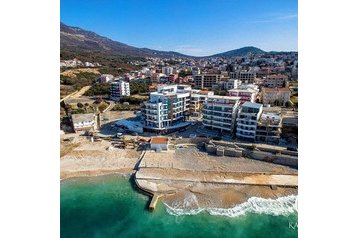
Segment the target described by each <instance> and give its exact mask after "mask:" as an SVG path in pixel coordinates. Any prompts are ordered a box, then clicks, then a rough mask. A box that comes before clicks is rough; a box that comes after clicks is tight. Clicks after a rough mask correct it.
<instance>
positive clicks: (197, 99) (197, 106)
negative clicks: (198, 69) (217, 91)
mask: <svg viewBox="0 0 358 238" xmlns="http://www.w3.org/2000/svg"><path fill="white" fill-rule="evenodd" d="M212 95H214V92H212V91H204V90H192V91H191V94H190V110H189V112H190V115H191V116H195V117H199V116H200V115H201V112H202V107H203V105H204V103H205V102H206V100H207V99H208V96H212Z"/></svg>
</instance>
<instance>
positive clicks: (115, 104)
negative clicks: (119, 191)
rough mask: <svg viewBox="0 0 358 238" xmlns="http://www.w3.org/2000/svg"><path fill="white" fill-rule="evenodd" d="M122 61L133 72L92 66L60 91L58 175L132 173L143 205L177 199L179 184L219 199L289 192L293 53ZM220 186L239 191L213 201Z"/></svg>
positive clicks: (293, 147)
mask: <svg viewBox="0 0 358 238" xmlns="http://www.w3.org/2000/svg"><path fill="white" fill-rule="evenodd" d="M74 61H76V60H74ZM128 64H129V65H132V66H134V67H136V70H130V71H128V72H125V73H123V74H122V75H113V74H109V73H107V74H98V76H96V77H95V80H94V82H93V83H92V84H91V85H86V86H84V87H82V88H78V90H76V91H74V92H72V93H70V94H69V95H66V96H63V97H62V98H61V115H62V119H61V178H62V179H64V178H69V177H76V176H92V175H97V174H108V173H115V172H125V173H135V181H136V184H137V187H138V188H139V189H140V191H142V192H144V193H146V194H149V195H151V196H152V202H151V203H150V206H149V208H150V209H154V208H155V206H156V203H157V201H158V199H159V198H161V199H166V201H170V199H171V198H170V196H167V195H169V194H173V193H174V194H176V198H177V199H183V198H182V197H180V193H181V192H180V191H183V190H186V189H187V186H190V187H191V190H190V191H193V190H195V191H200V194H206V196H210V199H209V200H210V206H213V205H215V206H219V207H230V206H231V205H233V204H234V203H240V202H244V201H247V199H249V198H250V197H251V196H253V194H252V191H251V190H252V189H255V195H257V196H260V197H264V198H273V197H279V196H287V195H291V194H296V193H297V186H298V184H297V168H298V152H297V151H298V148H297V131H298V130H297V127H298V100H297V96H298V80H297V71H298V55H297V53H296V52H284V53H280V52H273V53H262V54H260V53H258V54H252V53H250V54H247V55H246V56H243V57H214V58H213V57H211V58H178V57H173V58H153V57H148V58H146V59H145V60H142V61H140V60H134V61H131V62H129V63H128ZM75 69H77V70H87V69H86V67H83V66H81V67H77V68H76V67H75ZM68 70H72V71H71V72H73V70H74V68H73V66H71V68H70V69H68ZM63 72H66V71H63ZM67 72H68V71H67ZM82 72H84V71H82ZM89 92H91V93H89ZM203 181H205V182H206V183H209V184H210V189H209V188H208V187H204V188H203V187H202V185H201V182H203ZM188 184H189V185H188ZM230 186H234V187H230ZM247 186H249V188H250V189H249V190H248V187H247ZM227 188H230V189H231V190H232V191H239V192H240V193H241V196H231V195H230V196H231V197H234V199H233V200H232V201H231V202H230V203H225V202H224V204H223V203H215V201H216V202H218V201H222V197H220V196H224V195H223V194H225V192H223V191H222V190H225V189H227ZM213 190H215V191H216V190H217V191H220V192H219V193H217V194H220V196H219V195H216V196H219V197H215V196H214V195H213V194H216V193H215V192H213ZM242 194H246V195H242ZM182 196H184V195H182ZM197 196H200V195H198V194H197ZM206 199H208V198H206ZM202 200H205V199H204V198H202ZM172 202H173V201H172ZM203 206H205V205H203Z"/></svg>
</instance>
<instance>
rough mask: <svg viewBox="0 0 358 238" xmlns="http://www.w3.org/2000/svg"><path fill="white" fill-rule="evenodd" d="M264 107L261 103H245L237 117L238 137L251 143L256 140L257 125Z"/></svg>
mask: <svg viewBox="0 0 358 238" xmlns="http://www.w3.org/2000/svg"><path fill="white" fill-rule="evenodd" d="M262 109H263V106H262V104H259V103H252V102H245V103H244V104H243V105H242V107H241V108H240V110H239V113H238V115H237V126H236V137H237V138H239V139H245V140H250V141H255V140H256V129H257V123H258V120H259V118H260V116H261V113H262Z"/></svg>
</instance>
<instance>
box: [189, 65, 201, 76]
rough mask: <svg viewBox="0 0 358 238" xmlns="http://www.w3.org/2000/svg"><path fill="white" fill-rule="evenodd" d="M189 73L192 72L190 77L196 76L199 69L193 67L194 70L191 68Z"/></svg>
mask: <svg viewBox="0 0 358 238" xmlns="http://www.w3.org/2000/svg"><path fill="white" fill-rule="evenodd" d="M191 72H192V75H198V74H200V68H199V67H194V68H192V70H191Z"/></svg>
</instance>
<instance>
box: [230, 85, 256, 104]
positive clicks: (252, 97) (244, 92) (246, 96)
mask: <svg viewBox="0 0 358 238" xmlns="http://www.w3.org/2000/svg"><path fill="white" fill-rule="evenodd" d="M258 92H259V90H258V89H257V90H255V89H252V88H248V89H230V90H228V94H229V96H233V97H240V102H241V104H243V103H245V102H256V98H257V94H258Z"/></svg>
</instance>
